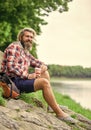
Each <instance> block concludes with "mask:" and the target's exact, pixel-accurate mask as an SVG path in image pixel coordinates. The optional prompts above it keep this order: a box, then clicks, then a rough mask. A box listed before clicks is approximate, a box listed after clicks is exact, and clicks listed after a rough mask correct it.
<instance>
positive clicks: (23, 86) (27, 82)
mask: <svg viewBox="0 0 91 130" xmlns="http://www.w3.org/2000/svg"><path fill="white" fill-rule="evenodd" d="M12 81H13V82H14V83H15V85H16V86H17V88H18V89H19V90H20V93H23V92H25V93H30V92H34V81H35V79H22V78H19V77H16V78H12Z"/></svg>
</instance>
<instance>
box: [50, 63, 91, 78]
mask: <svg viewBox="0 0 91 130" xmlns="http://www.w3.org/2000/svg"><path fill="white" fill-rule="evenodd" d="M48 70H49V73H50V75H51V76H52V77H67V78H91V67H85V68H84V67H82V66H79V65H78V66H62V65H55V64H51V65H48Z"/></svg>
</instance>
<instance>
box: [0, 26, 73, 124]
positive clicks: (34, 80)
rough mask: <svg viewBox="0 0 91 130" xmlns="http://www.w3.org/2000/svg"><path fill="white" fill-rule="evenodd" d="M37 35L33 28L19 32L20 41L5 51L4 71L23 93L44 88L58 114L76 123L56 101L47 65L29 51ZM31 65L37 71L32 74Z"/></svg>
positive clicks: (18, 38) (49, 102) (45, 97)
mask: <svg viewBox="0 0 91 130" xmlns="http://www.w3.org/2000/svg"><path fill="white" fill-rule="evenodd" d="M35 36H36V32H35V31H34V30H33V29H32V28H24V29H22V30H21V31H20V32H19V34H18V36H17V40H18V41H16V42H13V43H11V44H10V45H9V46H8V47H7V48H6V49H5V51H4V60H3V62H2V72H4V73H6V74H7V75H8V76H10V78H11V79H12V81H13V82H14V83H15V85H16V86H17V88H18V89H19V90H20V92H21V93H22V92H26V93H30V92H36V91H38V90H42V92H43V97H44V99H45V101H46V102H47V103H48V105H49V106H50V107H51V108H52V109H53V110H54V112H55V113H56V116H57V117H58V118H59V119H62V120H65V121H68V122H69V123H75V121H74V120H73V118H71V117H70V116H69V115H68V114H67V113H65V112H63V111H62V110H61V108H60V107H59V105H58V104H57V102H56V99H55V97H54V94H53V91H52V88H51V85H50V76H49V73H48V71H47V66H46V65H45V64H44V63H43V62H41V61H39V60H38V59H36V58H35V57H33V56H32V55H31V54H30V52H29V51H30V50H31V48H32V45H33V40H34V38H35ZM30 66H31V67H34V68H35V72H33V73H31V74H30V73H29V72H28V69H29V67H30Z"/></svg>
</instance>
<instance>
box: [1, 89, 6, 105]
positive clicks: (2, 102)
mask: <svg viewBox="0 0 91 130" xmlns="http://www.w3.org/2000/svg"><path fill="white" fill-rule="evenodd" d="M2 93H3V90H2V88H1V87H0V105H2V106H5V105H6V101H5V99H4V98H3V97H2Z"/></svg>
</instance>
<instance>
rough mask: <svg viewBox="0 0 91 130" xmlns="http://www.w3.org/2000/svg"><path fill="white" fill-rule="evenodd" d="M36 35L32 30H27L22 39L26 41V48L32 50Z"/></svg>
mask: <svg viewBox="0 0 91 130" xmlns="http://www.w3.org/2000/svg"><path fill="white" fill-rule="evenodd" d="M33 39H34V35H33V33H32V32H28V31H25V32H24V35H23V37H22V39H21V41H22V42H23V43H24V46H25V49H26V50H31V48H32V42H33Z"/></svg>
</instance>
